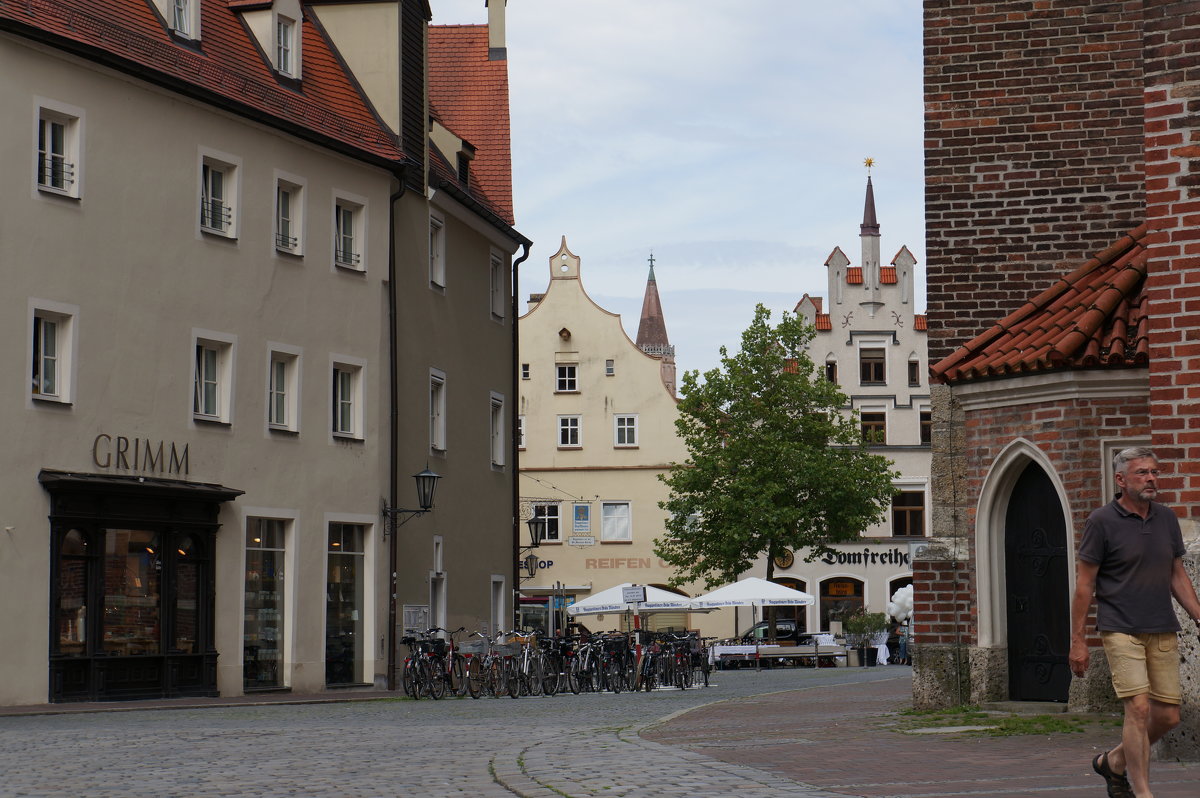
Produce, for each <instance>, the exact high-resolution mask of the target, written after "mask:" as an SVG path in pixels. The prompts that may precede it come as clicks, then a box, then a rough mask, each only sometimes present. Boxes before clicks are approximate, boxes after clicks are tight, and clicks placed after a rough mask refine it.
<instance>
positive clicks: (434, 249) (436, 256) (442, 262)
mask: <svg viewBox="0 0 1200 798" xmlns="http://www.w3.org/2000/svg"><path fill="white" fill-rule="evenodd" d="M429 284H430V285H432V286H435V287H437V288H445V287H446V222H445V221H444V220H443V219H442V218H441V217H439V216H430V217H429Z"/></svg>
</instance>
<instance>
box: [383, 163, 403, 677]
mask: <svg viewBox="0 0 1200 798" xmlns="http://www.w3.org/2000/svg"><path fill="white" fill-rule="evenodd" d="M397 177H398V178H399V180H400V189H399V190H398V191H396V193H394V194H392V195H391V196H390V197H388V294H387V304H388V507H398V506H399V501H400V498H399V496H397V495H396V481H397V479H398V478H399V477H398V475H397V471H399V469H400V442H399V440H398V439H397V435H398V434H399V430H400V406H399V405H400V354H399V352H398V351H397V345H396V338H397V335H398V332H399V330H398V327H399V321H398V319H397V317H396V301H397V300H396V293H397V291H396V203H397V202H399V201H400V198H401V197H403V196H404V192H405V190H406V189H407V179H408V165H407V164H405V165H404V166H403V167H402V168H401V169H400V170H399V171H398V172H397ZM383 523H384V529H386V530H388V531H389V534H388V574H389V577H388V591H389V593H388V628H387V689H389V690H395V689H396V591H397V589H398V585H397V583H396V558H397V554H398V546H399V542H398V541H397V538H398V535H397V534H396V529H395V526H396V525H395V519H393V518H389V517H385V518H384V519H383Z"/></svg>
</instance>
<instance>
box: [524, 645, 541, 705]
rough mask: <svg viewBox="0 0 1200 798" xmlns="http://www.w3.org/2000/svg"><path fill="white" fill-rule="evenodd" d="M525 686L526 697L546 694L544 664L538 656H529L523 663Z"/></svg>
mask: <svg viewBox="0 0 1200 798" xmlns="http://www.w3.org/2000/svg"><path fill="white" fill-rule="evenodd" d="M524 677H525V685H526V686H527V690H526V694H527V695H544V694H545V692H546V664H545V663H544V662H543V661H542V658H541V656H539V655H538V654H530V656H529V659H528V660H526V662H525V673H524Z"/></svg>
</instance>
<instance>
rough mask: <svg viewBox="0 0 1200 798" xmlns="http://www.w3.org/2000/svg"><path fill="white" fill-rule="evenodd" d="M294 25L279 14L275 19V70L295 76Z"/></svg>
mask: <svg viewBox="0 0 1200 798" xmlns="http://www.w3.org/2000/svg"><path fill="white" fill-rule="evenodd" d="M295 50H296V23H295V22H294V21H293V20H291V19H288V18H287V17H285V16H283V15H282V14H280V15H279V16H277V17H275V68H276V69H277V70H279V71H280V72H282V73H283V74H285V75H295V74H296V71H295Z"/></svg>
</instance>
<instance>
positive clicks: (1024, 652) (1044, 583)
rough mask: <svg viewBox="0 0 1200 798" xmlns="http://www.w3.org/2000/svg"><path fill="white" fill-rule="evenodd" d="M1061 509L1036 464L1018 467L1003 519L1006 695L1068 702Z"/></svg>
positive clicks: (1067, 598) (1066, 590)
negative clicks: (1017, 473)
mask: <svg viewBox="0 0 1200 798" xmlns="http://www.w3.org/2000/svg"><path fill="white" fill-rule="evenodd" d="M1068 554H1069V552H1068V550H1067V531H1066V523H1065V522H1064V521H1063V508H1062V504H1061V502H1060V500H1059V497H1058V493H1057V491H1055V489H1054V484H1053V483H1052V482H1051V481H1050V477H1049V476H1047V475H1046V472H1045V471H1043V470H1042V468H1041V466H1039V465H1038V464H1037V463H1029V465H1027V466H1026V467H1025V470H1024V471H1022V472H1021V476H1020V477H1018V479H1017V482H1016V484H1015V485H1014V486H1013V490H1012V494H1011V496H1009V500H1008V512H1007V513H1006V515H1005V519H1004V563H1005V565H1004V584H1005V588H1006V595H1007V597H1008V602H1007V622H1008V695H1009V698H1010V699H1011V700H1013V701H1066V700H1067V692H1068V689H1069V687H1070V684H1071V671H1070V669H1069V666H1068V664H1067V654H1068V651H1069V649H1070V637H1071V635H1070V615H1071V613H1070V581H1069V576H1068V573H1067V559H1068Z"/></svg>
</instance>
